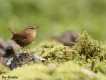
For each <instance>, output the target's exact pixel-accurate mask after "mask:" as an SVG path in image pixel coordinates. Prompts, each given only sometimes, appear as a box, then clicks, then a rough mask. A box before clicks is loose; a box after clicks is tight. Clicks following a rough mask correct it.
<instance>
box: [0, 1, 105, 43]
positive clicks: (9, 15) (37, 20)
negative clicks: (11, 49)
mask: <svg viewBox="0 0 106 80" xmlns="http://www.w3.org/2000/svg"><path fill="white" fill-rule="evenodd" d="M28 25H34V26H39V27H40V28H39V29H38V30H37V38H36V39H35V42H36V43H39V42H41V41H43V40H47V39H49V38H51V37H52V36H58V35H60V34H61V33H63V32H65V31H67V30H74V31H77V32H83V31H87V32H88V33H89V34H90V35H91V36H92V37H93V38H94V39H97V40H100V41H105V40H106V37H105V36H106V0H0V38H4V39H9V38H10V37H11V33H10V32H9V30H8V29H7V27H10V28H12V29H13V30H14V31H16V32H18V31H20V30H22V29H24V28H25V27H26V26H28Z"/></svg>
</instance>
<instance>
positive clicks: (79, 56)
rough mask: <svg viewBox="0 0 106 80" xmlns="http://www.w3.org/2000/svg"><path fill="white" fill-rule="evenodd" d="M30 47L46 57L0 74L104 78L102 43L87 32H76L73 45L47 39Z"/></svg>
mask: <svg viewBox="0 0 106 80" xmlns="http://www.w3.org/2000/svg"><path fill="white" fill-rule="evenodd" d="M30 50H31V51H34V52H35V53H36V54H37V55H39V56H40V57H43V58H45V59H46V61H45V62H44V63H43V64H41V63H39V64H38V63H36V64H30V65H27V66H25V65H24V66H22V67H20V68H17V69H15V70H13V71H9V72H8V73H6V74H3V75H4V76H9V75H10V76H18V79H17V80H105V79H106V76H104V74H106V68H105V63H106V53H105V52H106V51H105V50H106V44H103V43H102V42H99V41H97V40H94V39H92V38H91V37H90V36H89V35H88V33H87V32H84V33H83V34H79V38H78V39H77V43H75V46H73V47H70V46H64V45H62V44H60V43H57V42H55V41H47V42H43V43H41V44H39V45H38V46H37V47H35V46H33V48H31V49H30ZM88 69H89V70H90V69H91V70H92V71H89V70H88ZM4 70H5V69H4ZM3 75H1V76H0V77H1V78H2V76H3ZM4 80H5V79H4Z"/></svg>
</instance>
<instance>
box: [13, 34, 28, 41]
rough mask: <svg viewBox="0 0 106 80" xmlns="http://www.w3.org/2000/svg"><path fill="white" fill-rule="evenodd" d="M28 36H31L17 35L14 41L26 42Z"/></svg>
mask: <svg viewBox="0 0 106 80" xmlns="http://www.w3.org/2000/svg"><path fill="white" fill-rule="evenodd" d="M28 35H29V34H15V35H14V36H13V38H12V39H13V40H14V41H20V40H25V39H27V38H28Z"/></svg>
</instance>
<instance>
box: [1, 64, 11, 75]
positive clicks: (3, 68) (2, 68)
mask: <svg viewBox="0 0 106 80" xmlns="http://www.w3.org/2000/svg"><path fill="white" fill-rule="evenodd" d="M7 72H9V69H8V68H6V67H5V66H3V65H2V64H0V75H1V74H4V73H7Z"/></svg>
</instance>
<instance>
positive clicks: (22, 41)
mask: <svg viewBox="0 0 106 80" xmlns="http://www.w3.org/2000/svg"><path fill="white" fill-rule="evenodd" d="M37 28H38V27H35V26H27V27H26V28H25V29H24V30H23V31H21V32H18V33H16V32H14V31H13V30H12V29H11V28H8V29H9V30H10V31H11V33H12V35H13V36H12V38H11V39H12V40H13V41H15V42H16V43H17V44H18V45H19V46H20V47H21V49H22V51H23V53H24V50H26V51H27V53H29V52H28V50H27V49H26V48H25V46H27V45H29V44H30V43H32V42H33V40H34V39H35V37H36V29H37Z"/></svg>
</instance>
